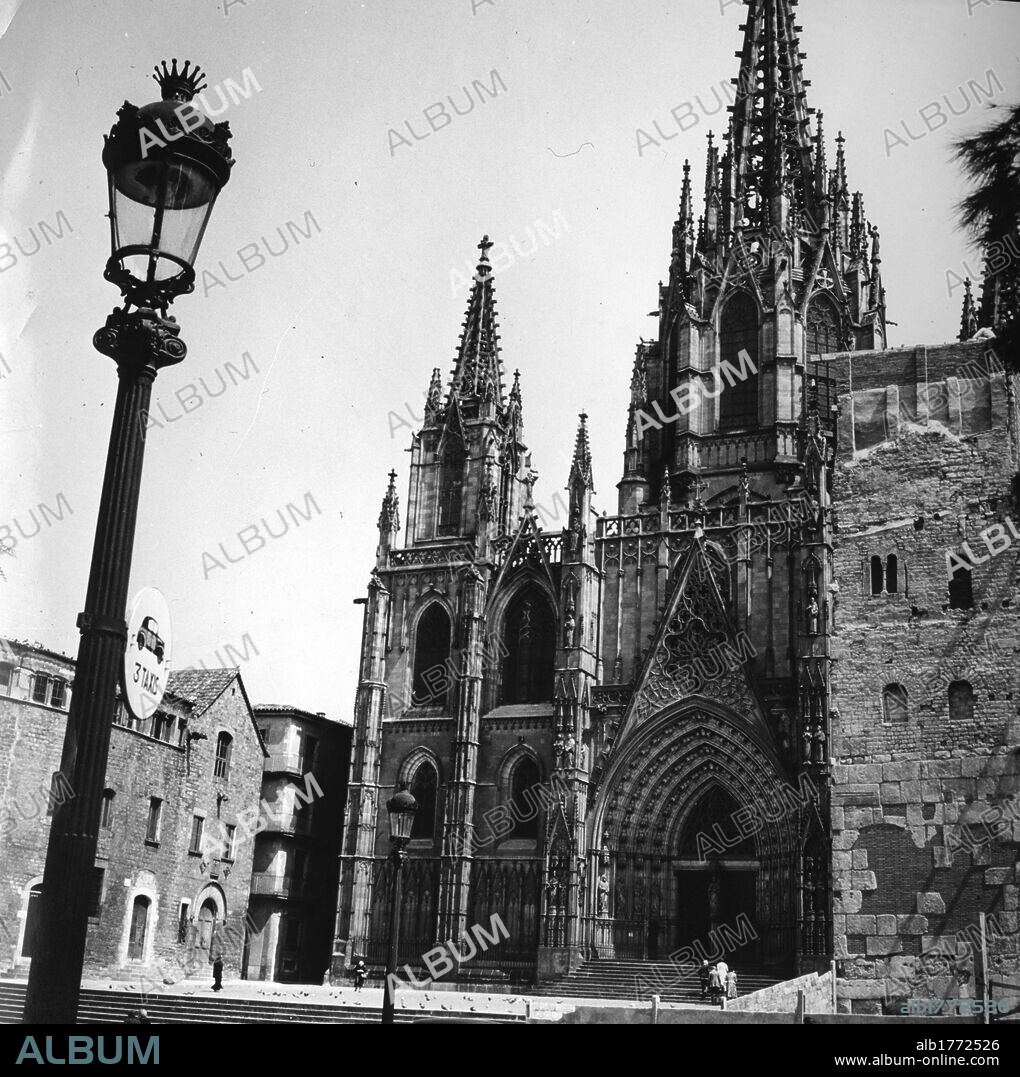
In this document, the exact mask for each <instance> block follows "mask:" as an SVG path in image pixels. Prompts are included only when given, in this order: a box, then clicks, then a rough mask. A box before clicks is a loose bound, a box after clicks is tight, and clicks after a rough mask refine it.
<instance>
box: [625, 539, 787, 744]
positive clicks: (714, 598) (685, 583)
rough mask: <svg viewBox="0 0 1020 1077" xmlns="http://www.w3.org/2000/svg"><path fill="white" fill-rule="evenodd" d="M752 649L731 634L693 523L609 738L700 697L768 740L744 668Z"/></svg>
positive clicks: (628, 733)
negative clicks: (634, 681)
mask: <svg viewBox="0 0 1020 1077" xmlns="http://www.w3.org/2000/svg"><path fill="white" fill-rule="evenodd" d="M754 654H755V651H754V647H753V645H752V644H751V642H750V640H749V639H748V638H747V636H746V635H745V634H744V633H740V635H739V636H738V635H737V633H736V631H735V630H734V627H733V624H732V622H731V621H730V618H729V615H728V614H727V612H726V607H725V604H724V603H723V600H722V596H721V594H720V592H719V588H718V585H717V584H716V581H715V577H714V575H713V572H712V565H711V561H710V558H709V553H708V550H707V548H706V546H705V540H704V534H703V532H702V531H701V530H700V529H699V530H698V531H697V532H696V534H695V538H694V541H693V543H692V544H691V548H690V550H689V551H688V554H687V557H686V559H685V560H684V562H683V563H682V564H681V565H680V567H679V568H678V569H677V571H676V573H675V578H674V582H673V585H672V591H671V593H670V596H669V598H668V600H667V603H666V608H665V611H664V613H663V617H662V620H661V621H660V623H659V627H658V630H657V631H656V633H655V637H654V639H653V641H652V645H651V648H650V649H649V651H648V654H647V656H646V657H645V661H644V663H643V665H642V667H641V672H640V674H639V675H638V680H637V686H636V688H635V690H634V694H633V696H632V697H631V700H630V703H629V705H628V707H627V710H626V711H625V713H624V716H623V720H622V722H621V723H620V731H619V734H618V735H617V738H616V743H617V744H621V743H622V742H623V741H625V740H627V739H629V738H630V736H632V735H633V734H634V733H635V732H636V731H637V730H638V729H639V728H640V727H641V726H642V725H643V724H644V723H645V722H647V721H648V719H649V718H650V717H651V716H652V715H653V714H656V713H658V712H659V711H662V710H663V709H664V708H666V707H668V706H671V705H672V704H675V703H680V702H683V701H685V700H687V699H690V698H692V697H700V698H702V699H709V700H712V701H713V702H716V703H719V704H721V705H723V706H725V707H726V708H728V709H729V710H731V711H732V712H734V714H736V715H739V716H740V717H742V718H743V719H744V720H745V722H746V723H747V724H748V725H749V726H750V727H751V729H752V731H753V732H754V733H755V734H757V737H758V738H759V739H761V740H762V741H763V742H764V743H765V744H767V745H769V746H771V745H772V737H771V734H770V733H769V730H768V725H767V723H766V721H765V714H764V708H763V707H762V705H761V701H760V699H759V697H758V693H757V691H756V689H755V686H754V681H753V679H752V677H751V675H750V673H749V671H748V669H747V662H748V661H749V660H750V659H751V658H753V657H754Z"/></svg>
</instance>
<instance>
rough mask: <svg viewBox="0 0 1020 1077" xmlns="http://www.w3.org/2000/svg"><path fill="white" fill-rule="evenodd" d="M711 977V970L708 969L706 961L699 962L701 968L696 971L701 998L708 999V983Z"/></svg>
mask: <svg viewBox="0 0 1020 1077" xmlns="http://www.w3.org/2000/svg"><path fill="white" fill-rule="evenodd" d="M710 975H711V970H710V969H709V967H708V962H707V961H702V962H701V968H700V969H698V980H699V982H700V983H701V997H702V998H707V997H708V981H709V977H710Z"/></svg>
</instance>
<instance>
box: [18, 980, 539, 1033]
mask: <svg viewBox="0 0 1020 1077" xmlns="http://www.w3.org/2000/svg"><path fill="white" fill-rule="evenodd" d="M266 986H273V985H271V984H267V985H266ZM452 998H454V996H451V999H452ZM24 1004H25V984H24V983H10V982H8V983H0V1024H5V1025H14V1024H20V1023H21V1021H22V1013H23V1010H24ZM140 1005H141V1002H140V1000H139V995H138V992H137V991H96V990H89V989H85V990H82V992H81V996H80V1001H79V1006H78V1024H80V1025H93V1024H123V1023H124V1020H125V1018H126V1017H127V1015H128V1013H129V1012H130V1011H131V1010H136V1009H138V1008H139V1006H140ZM144 1006H145V1011H146V1013H147V1014H148V1016H149V1019H150V1021H151V1022H152V1023H153V1024H155V1025H183V1024H187V1025H191V1024H234V1023H236V1024H292V1023H293V1024H332V1025H338V1024H362V1023H365V1022H371V1023H377V1022H378V1021H379V1018H380V1011H379V1007H378V1006H371V1005H366V1006H350V1005H346V1006H345V1005H332V1006H330V1005H317V1004H313V1003H286V1002H271V1001H264V1000H261V999H250V998H223V997H220V998H216V997H210V996H209V995H203V996H195V997H194V998H192V997H190V996H183V995H169V994H156V995H149V996H147V997H146V999H145V1003H144ZM451 1019H455V1020H457V1021H459V1022H465V1021H470V1022H473V1023H478V1022H481V1023H486V1024H491V1023H494V1022H495V1023H500V1024H507V1023H515V1022H521V1021H523V1017H522V1016H518V1015H515V1014H511V1013H498V1012H497V1013H493V1012H477V1013H472V1012H470V1011H468V1012H465V1011H464V1010H462V1009H459V1008H458V1009H456V1010H453V1009H452V1007H451V1010H450V1011H449V1012H447V1011H444V1010H443V1009H442V1008H440V1009H438V1010H436V1009H431V1008H430V1009H427V1010H421V1011H414V1010H409V1011H407V1012H404V1011H402V1010H399V1009H398V1010H397V1012H396V1020H397V1021H398V1022H400V1023H404V1022H414V1021H421V1020H432V1021H436V1020H443V1021H449V1020H451Z"/></svg>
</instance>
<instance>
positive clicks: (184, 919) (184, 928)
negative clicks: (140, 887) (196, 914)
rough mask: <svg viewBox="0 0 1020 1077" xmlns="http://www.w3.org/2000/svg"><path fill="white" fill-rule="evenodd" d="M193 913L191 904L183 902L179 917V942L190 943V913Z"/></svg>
mask: <svg viewBox="0 0 1020 1077" xmlns="http://www.w3.org/2000/svg"><path fill="white" fill-rule="evenodd" d="M190 911H191V904H190V903H189V902H187V901H182V902H181V911H180V914H179V915H178V917H177V941H178V942H187V941H188V927H189V923H188V919H189V918H188V913H189V912H190Z"/></svg>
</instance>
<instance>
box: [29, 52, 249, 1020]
mask: <svg viewBox="0 0 1020 1077" xmlns="http://www.w3.org/2000/svg"><path fill="white" fill-rule="evenodd" d="M189 67H190V65H189V63H187V62H185V64H184V67H183V68H182V69H181V70H178V68H177V61H176V60H174V61H173V66H172V67H170V68H168V67H167V65H166V62H165V61H164V63H163V66H162V69H160V68H156V73H155V75H154V78H155V80H156V82H158V83H159V87H160V91H161V93H162V100H160V101H157V102H155V103H153V104H151V105H145V106H144V107H142V108H136V107H135V106H134V105H132V104H130V103H128V102H125V103H124V105H123V106H122V108H121V109H120V111H119V112H118V113H117V122H116V124H114V126H113V129H112V130H111V132H110V134H109V135H108V136H107V138H106V144H105V146H104V149H103V164H104V166H105V167H106V171H107V177H108V183H109V191H110V213H109V217H110V235H111V254H110V258H109V260H108V261H107V264H106V272H105V276H106V279H107V280H109V281H112V282H113V283H114V284H116V285H117V286H118V287H119V288H120V290H121V292H122V293H123V296H124V306H123V307H122V308H117V309H115V310H114V311H113V313H112V314H110V316H109V317H108V318H107V319H106V325H105V326H104V327H103V328H102V329H100V330H99V331H98V332H97V333H96V334H95V336H94V337H93V341H92V342H93V344H94V345H95V347H96V349H97V350H98V351H100V352H102V353H103V354H104V355H108V356H109V357H110V358H111V359H113V360H114V362H115V363H116V364H117V375H118V386H117V403H116V406H115V408H114V415H113V427H112V431H111V434H110V443H109V448H108V450H107V457H106V473H105V477H104V479H103V492H102V495H101V497H100V501H99V515H98V520H97V523H96V536H95V541H94V544H93V548H92V563H91V567H90V569H89V582H88V590H87V592H86V596H85V609H84V612H83V613H80V614H79V615H78V628H79V630H80V632H81V639H80V641H79V644H78V658H77V663H76V668H75V692H74V695H73V696H72V698H71V707H70V710H69V712H68V717H67V727H66V730H65V736H64V750H63V756H62V759H61V767H60V772H61V773H62V774H63V776H64V778H65V779H66V780H67V781H68V782H69V783H70V785H71V787H72V788H73V790H74V796H73V797H71V798H69V799H67V800H66V801H64V802H63V803H62V804H59V805H57V806H56V808H55V811H54V815H53V821H52V823H51V825H50V837H49V845H48V847H47V850H46V868H45V871H44V874H43V886H42V895H41V896H40V899H39V922H38V932H37V935H36V941H35V945H34V949H33V955H32V968H31V971H30V973H29V980H28V991H27V993H26V997H25V1016H24V1019H25V1022H26V1023H28V1024H74V1023H75V1021H76V1019H77V1011H78V995H79V991H80V988H81V974H82V967H83V964H84V958H85V939H86V935H87V932H88V915H89V885H88V880H89V879H90V878H91V877H92V874H93V870H94V866H95V860H96V846H97V841H98V833H99V817H100V808H101V803H102V796H103V789H104V787H105V778H106V764H107V759H108V756H109V752H110V732H111V727H112V723H113V713H114V704H115V699H116V688H117V679H118V675H119V674H120V672H121V666H122V664H123V660H124V651H125V644H126V640H127V625H126V624H125V621H124V614H125V610H126V608H127V599H128V583H129V580H130V575H131V559H132V553H133V550H134V538H135V524H136V521H137V516H138V496H139V491H140V489H141V479H142V461H143V458H144V455H145V429H146V426H147V423H146V417H147V415H148V411H149V402H150V399H151V396H152V383H153V381H154V380H155V378H156V375H157V373H158V372H159V370H160V369H161V368H162V367H165V366H171V365H172V364H174V363H179V362H181V361H182V360H183V359H184V357H185V356H186V355H187V347H186V346H185V344H184V342H183V341H182V340H180V339H179V336H180V328H179V326H178V325H177V322H176V321H175V320H174V319H173V318H171V317H170V316H169V315H168V314H167V307H168V306H169V305H170V304H171V303H172V302H173V300H174V299H175V298H176V297H177V296H178V295H183V294H185V293H187V292H190V291H193V290H194V287H195V269H194V262H195V258H196V256H197V254H198V248H199V245H200V243H201V241H202V236H203V235H204V233H205V229H206V225H207V224H208V222H209V215H210V213H211V212H212V207H213V205H214V203H215V201H216V196H217V195H218V194H219V192H220V190H221V189H222V188H223V186H224V185H225V184H226V182H227V180H228V179H229V177H230V169H231V167H232V166H233V164H234V162H233V159H232V157H231V156H230V149H229V140H230V129H229V127H228V126H227V124H225V123H218V124H214V123H213V122H212V121H211V120H209V119H208V118H207V117H205V116H203V115H202V114H201V113H200V112H199V111H198V110H197V109H196V108H195V107H194V105H192V104H191V103H190V102H191V99H192V98H193V97H194V96H195V94H196V93H198V92H199V90H200V89H201V83H202V73H201V71H200V70H199V68H197V67H195V68H191V69H190V70H189ZM137 717H142V716H141V715H138V716H137Z"/></svg>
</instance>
